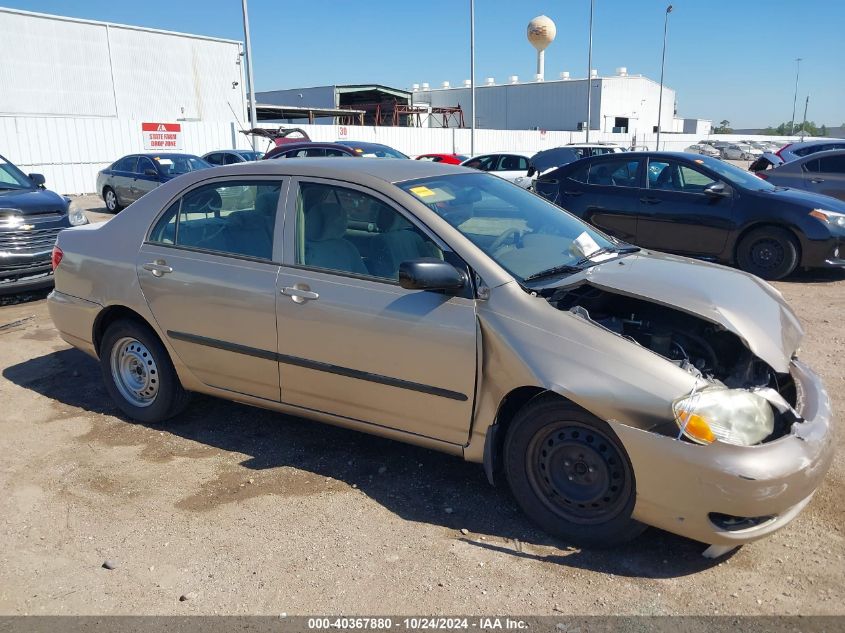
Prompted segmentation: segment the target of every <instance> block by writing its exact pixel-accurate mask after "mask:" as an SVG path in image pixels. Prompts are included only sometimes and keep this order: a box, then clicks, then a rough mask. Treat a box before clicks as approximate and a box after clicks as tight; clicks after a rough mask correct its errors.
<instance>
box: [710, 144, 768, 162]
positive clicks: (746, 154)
mask: <svg viewBox="0 0 845 633" xmlns="http://www.w3.org/2000/svg"><path fill="white" fill-rule="evenodd" d="M720 152H721V154H722V158H726V159H729V160H754V159H755V158H758V157H760V156H762V155H763V152H761V151H760V150H759V149H756V148H754V147H751V146H750V145H745V144H744V143H732V144H730V145H728V146H727V147H723V148H721V149H720Z"/></svg>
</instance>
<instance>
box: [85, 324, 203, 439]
mask: <svg viewBox="0 0 845 633" xmlns="http://www.w3.org/2000/svg"><path fill="white" fill-rule="evenodd" d="M100 368H101V370H102V374H103V380H104V381H105V383H106V389H107V390H108V392H109V395H110V396H111V398H112V400H114V402H115V404H117V406H118V407H120V410H121V411H123V412H124V413H125V414H126V415H127V416H129V417H130V418H132V419H135V420H138V421H140V422H148V423H149V422H151V423H155V422H163V421H164V420H167V419H169V418H171V417H173V416H174V415H176V414H177V413H179V412H180V411H182V409H184V408H185V405H186V404H187V403H188V397H189V394H188V392H187V391H185V389H184V388H183V387H182V383H180V382H179V377H178V376H177V375H176V370H175V369H174V368H173V363H172V362H170V356H168V354H167V350H166V349H165V348H164V345H162V344H161V341H159V339H158V337H157V336H156V335H155V332H153V331H152V330H151V329H150V328H149V327H148V326H147V325H145V324H142V323H139V322H137V321H133V320H121V321H115V322H114V323H112V324H111V325H110V326H109V327H108V329H107V330H106V332H105V334H104V335H103V340H102V344H101V345H100Z"/></svg>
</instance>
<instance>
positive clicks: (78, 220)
mask: <svg viewBox="0 0 845 633" xmlns="http://www.w3.org/2000/svg"><path fill="white" fill-rule="evenodd" d="M67 217H68V220H70V224H71V226H81V225H83V224H88V218H87V217H86V215H85V211H83V210H82V207H80V206H79V204H78V203H77V202H76V201H74V200H71V202H70V204H69V205H68V208H67Z"/></svg>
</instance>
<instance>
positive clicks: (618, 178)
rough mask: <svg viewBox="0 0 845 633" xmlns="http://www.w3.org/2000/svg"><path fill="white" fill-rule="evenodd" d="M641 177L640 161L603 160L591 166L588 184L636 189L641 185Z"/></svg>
mask: <svg viewBox="0 0 845 633" xmlns="http://www.w3.org/2000/svg"><path fill="white" fill-rule="evenodd" d="M571 177H572V176H570V178H571ZM639 177H640V161H638V160H630V159H629V160H623V159H620V160H603V161H600V162H597V163H593V164H592V165H590V167H589V173H588V175H587V184H590V185H604V186H611V187H636V186H637V184H638V183H639ZM576 180H577V179H576Z"/></svg>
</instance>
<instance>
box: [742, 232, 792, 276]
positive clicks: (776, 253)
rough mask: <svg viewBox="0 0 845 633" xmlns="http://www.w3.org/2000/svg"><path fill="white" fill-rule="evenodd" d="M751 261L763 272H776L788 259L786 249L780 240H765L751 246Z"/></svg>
mask: <svg viewBox="0 0 845 633" xmlns="http://www.w3.org/2000/svg"><path fill="white" fill-rule="evenodd" d="M750 255H751V261H752V262H753V264H754V265H755V266H756V267H757V268H759V269H761V270H774V269H776V268H778V267H779V266H780V265H781V264H783V261H784V259H786V249H785V248H784V246H783V244H781V243H780V242H779V241H778V240H775V239H772V238H765V239H761V240H757V241H756V242H754V244H752V245H751V249H750Z"/></svg>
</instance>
